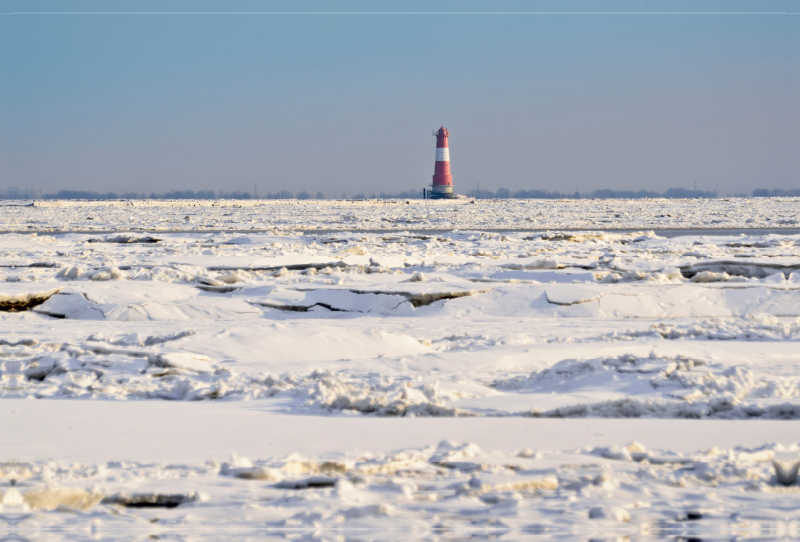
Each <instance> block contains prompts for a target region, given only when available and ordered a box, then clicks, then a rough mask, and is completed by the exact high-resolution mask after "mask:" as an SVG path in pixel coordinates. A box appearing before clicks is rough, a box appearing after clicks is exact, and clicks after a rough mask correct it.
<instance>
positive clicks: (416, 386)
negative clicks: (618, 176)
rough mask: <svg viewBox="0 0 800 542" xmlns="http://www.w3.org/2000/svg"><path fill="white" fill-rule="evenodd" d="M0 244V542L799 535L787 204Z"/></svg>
mask: <svg viewBox="0 0 800 542" xmlns="http://www.w3.org/2000/svg"><path fill="white" fill-rule="evenodd" d="M0 231H2V232H3V233H0V435H1V437H0V438H2V441H1V442H0V539H7V540H44V539H47V540H152V539H156V538H157V539H163V540H186V541H190V540H198V541H199V540H218V539H221V538H224V539H240V540H250V539H252V540H264V539H270V540H271V539H274V540H285V539H291V540H365V541H366V540H376V541H377V540H409V541H412V540H413V541H417V540H419V541H423V540H441V541H451V540H453V541H455V540H473V539H484V538H487V539H489V538H491V539H500V540H573V539H575V540H591V539H608V540H616V539H629V540H661V539H669V540H676V539H684V540H685V539H691V538H694V539H701V540H722V539H724V540H731V539H750V538H753V539H773V538H781V537H783V538H784V539H787V538H789V539H791V538H795V539H796V538H798V537H800V512H798V511H797V509H798V505H797V503H798V502H799V501H798V491H800V486H798V483H797V470H798V465H800V463H798V461H800V447H799V445H800V199H798V198H772V199H769V198H761V199H720V200H564V201H541V200H537V201H533V200H528V201H526V200H522V201H516V200H497V201H477V202H474V203H472V202H470V201H469V200H457V201H453V202H430V201H427V202H426V201H417V200H408V201H406V200H396V201H383V202H374V201H373V202H370V201H351V202H348V201H279V202H266V201H248V202H241V201H238V202H234V201H218V202H209V201H173V202H160V201H159V202H133V201H114V202H76V201H55V202H36V203H34V204H12V205H0ZM2 537H5V538H2ZM626 537H627V538H626Z"/></svg>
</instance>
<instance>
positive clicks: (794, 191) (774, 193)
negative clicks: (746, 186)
mask: <svg viewBox="0 0 800 542" xmlns="http://www.w3.org/2000/svg"><path fill="white" fill-rule="evenodd" d="M753 197H754V198H796V197H800V188H790V189H789V190H784V189H783V188H773V189H772V190H767V189H766V188H758V189H756V190H753Z"/></svg>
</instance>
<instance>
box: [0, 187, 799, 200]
mask: <svg viewBox="0 0 800 542" xmlns="http://www.w3.org/2000/svg"><path fill="white" fill-rule="evenodd" d="M32 190H34V189H30V190H29V189H25V191H23V190H21V189H20V190H17V189H15V190H13V191H12V190H10V189H7V190H0V199H49V200H53V199H84V200H115V199H156V200H159V199H161V200H167V199H179V200H180V199H205V200H210V199H256V198H254V196H253V195H252V194H250V193H249V192H222V191H220V192H215V191H213V190H198V191H197V192H195V191H194V190H173V191H171V192H164V193H163V194H156V193H155V192H153V193H151V194H145V193H138V192H122V193H116V192H105V193H101V192H90V191H84V190H59V191H58V192H57V193H55V194H44V195H39V194H36V193H33V192H30V191H32ZM29 192H30V193H29ZM466 195H467V196H469V197H472V198H477V199H510V198H514V199H592V198H598V199H643V198H717V197H719V196H718V195H717V192H716V191H704V190H688V189H686V188H670V189H668V190H667V191H665V192H663V193H659V192H653V191H650V190H638V191H633V190H611V189H608V188H604V189H602V190H594V191H592V192H585V193H579V192H573V193H571V194H567V193H561V192H558V191H553V192H550V191H549V190H517V191H516V192H511V191H510V190H508V189H507V188H500V189H499V190H497V191H496V192H492V191H491V190H479V189H476V190H471V191H469V192H467V193H466ZM422 197H423V191H422V190H414V189H410V190H405V191H402V192H399V193H396V194H387V193H385V192H381V193H380V194H379V195H375V194H374V193H371V194H367V193H363V192H362V193H360V194H355V195H353V196H352V197H351V199H422ZM735 197H747V195H746V194H736V195H735ZM752 197H754V198H774V197H800V188H789V189H784V188H774V189H766V188H758V189H756V190H753V192H752ZM257 199H300V200H308V199H326V198H325V194H323V193H322V192H317V193H316V194H314V195H312V194H310V193H309V192H307V191H305V190H303V191H301V192H299V193H298V194H296V195H295V194H294V193H293V192H290V191H288V190H280V191H278V192H275V193H272V192H268V193H267V194H266V195H265V196H258V198H257ZM342 199H347V195H346V194H342Z"/></svg>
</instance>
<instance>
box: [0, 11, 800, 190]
mask: <svg viewBox="0 0 800 542" xmlns="http://www.w3.org/2000/svg"><path fill="white" fill-rule="evenodd" d="M0 8H2V9H0V11H2V12H3V13H5V14H4V15H0V72H2V73H3V74H4V75H3V76H2V77H0V188H1V187H4V186H31V185H33V186H37V187H42V188H43V189H44V190H45V192H52V191H57V190H59V189H80V190H96V191H107V190H111V191H117V192H123V191H136V192H152V191H156V192H164V191H167V190H186V189H193V190H199V189H212V190H245V191H252V189H253V185H254V183H256V184H257V185H258V190H259V192H260V193H262V194H264V193H266V192H268V191H276V190H292V191H294V192H298V191H300V190H307V191H309V192H316V191H318V190H321V191H323V192H324V193H325V194H326V195H329V196H340V195H341V194H343V193H347V194H350V195H352V194H354V193H358V192H364V193H367V194H369V193H375V194H377V193H380V192H381V191H383V192H387V193H391V192H398V191H400V190H406V189H409V188H416V189H420V188H421V187H422V186H424V185H426V184H429V183H430V178H431V175H432V173H433V158H434V146H435V139H434V138H433V137H432V136H431V130H432V129H434V128H437V127H438V126H440V125H441V124H442V123H444V124H445V126H447V127H448V128H449V129H450V131H451V142H450V146H451V160H452V171H453V176H454V185H455V188H456V191H461V192H466V191H468V190H471V189H473V188H475V187H476V186H477V185H478V184H480V187H481V188H486V189H491V190H496V189H497V188H500V187H505V188H508V189H511V190H517V189H542V190H559V191H562V192H572V191H575V190H578V191H590V190H593V189H596V188H612V189H629V190H631V189H635V190H638V189H648V190H658V191H663V190H664V189H666V188H668V187H678V186H682V187H692V186H693V184H694V182H695V181H697V184H698V187H699V188H701V189H705V190H718V191H719V192H720V193H721V194H726V193H735V192H750V191H751V190H753V189H754V188H761V187H767V188H794V187H798V186H800V157H798V155H800V153H798V151H797V149H798V148H800V15H794V14H765V13H764V12H798V11H800V4H798V3H797V2H769V1H760V2H722V1H717V2H677V1H673V2H660V3H658V2H534V1H507V2H504V1H499V0H495V1H492V2H469V1H452V2H430V1H426V2H392V1H382V0H374V1H372V2H336V1H326V2H314V1H302V0H298V1H294V2H281V1H269V0H265V1H262V2H237V1H226V2H185V1H184V2H181V1H162V2H147V1H122V0H115V1H106V2H77V1H75V2H70V1H61V2H37V1H28V2H15V1H5V2H3V3H2V4H0ZM18 11H24V12H39V13H41V12H60V13H52V14H11V13H13V12H18ZM167 11H169V12H180V13H182V14H145V13H147V12H167ZM221 11H224V12H236V14H219V13H217V14H199V13H198V12H221ZM284 11H292V12H302V13H301V14H265V13H263V12H284ZM376 11H380V12H404V13H406V14H396V13H395V14H375V13H374V12H376ZM419 11H437V12H445V13H439V14H419V13H417V14H408V12H419ZM487 11H491V12H532V11H536V12H551V11H558V12H565V11H566V12H587V11H588V12H620V13H618V14H608V13H606V14H530V13H528V14H508V13H505V14H497V13H495V14H467V13H465V12H487ZM631 11H637V12H641V11H658V12H671V13H673V14H652V15H650V14H647V15H638V14H625V13H627V12H631ZM684 11H685V12H694V13H690V14H674V13H675V12H684ZM723 11H724V12H749V13H750V14H744V13H738V14H729V15H724V14H719V12H723ZM64 12H71V13H69V14H67V13H64ZM75 12H78V13H77V14H76V13H75ZM98 12H115V13H119V12H134V13H132V14H101V13H98ZM187 12H191V13H187ZM243 12H261V13H258V14H242V13H243ZM311 12H316V13H315V14H311ZM319 12H324V13H319ZM330 12H372V13H362V14H353V15H350V14H344V15H342V14H332V13H330ZM696 12H712V14H705V15H701V14H695V13H696ZM755 12H759V13H758V14H756V13H755Z"/></svg>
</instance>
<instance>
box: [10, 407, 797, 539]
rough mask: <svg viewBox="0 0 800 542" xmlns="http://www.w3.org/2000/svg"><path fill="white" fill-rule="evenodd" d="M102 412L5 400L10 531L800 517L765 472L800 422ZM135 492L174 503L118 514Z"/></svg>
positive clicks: (442, 531) (762, 526)
mask: <svg viewBox="0 0 800 542" xmlns="http://www.w3.org/2000/svg"><path fill="white" fill-rule="evenodd" d="M104 406H105V407H106V408H103V409H100V410H98V409H97V405H95V404H92V403H91V402H85V401H71V402H63V401H60V402H54V401H12V400H9V399H0V408H2V410H3V412H5V413H7V416H6V417H5V419H6V421H5V424H6V427H8V428H9V429H11V430H13V431H15V434H18V435H23V436H24V437H25V439H24V440H22V439H20V440H19V441H13V442H11V443H10V444H9V445H8V446H7V447H6V450H7V453H9V454H10V456H11V457H12V460H10V461H4V462H0V481H2V482H4V486H3V487H2V491H3V493H2V495H3V497H2V498H3V501H2V507H3V508H2V519H1V521H3V522H4V523H3V524H0V525H1V526H0V528H5V530H6V531H7V532H8V533H10V534H12V535H14V534H16V533H21V532H22V531H23V530H24V532H25V533H26V536H31V535H32V534H33V533H39V532H41V533H45V532H46V533H47V538H48V539H54V540H62V539H63V540H67V539H70V540H76V539H77V540H82V539H86V540H90V539H91V540H98V539H99V540H116V539H118V537H119V536H120V534H119V533H120V531H124V532H125V533H126V535H130V533H131V532H136V533H137V534H139V535H141V536H149V535H155V536H159V537H161V538H164V537H166V538H171V537H185V536H187V535H191V539H194V540H212V539H215V537H216V538H217V539H218V537H219V536H220V535H223V536H225V537H226V538H227V539H240V538H241V539H246V537H248V536H256V535H257V536H259V538H263V537H269V536H273V537H275V539H280V538H281V537H284V536H286V535H294V536H306V537H313V536H315V535H316V536H318V537H319V536H322V537H323V538H324V537H331V536H342V537H344V538H345V539H350V538H352V537H355V538H358V539H366V540H398V539H401V540H451V539H452V540H458V539H461V538H463V536H465V535H469V536H478V537H481V536H503V537H508V538H509V539H514V540H518V539H530V540H539V539H542V537H550V536H559V537H561V538H567V539H571V537H575V536H578V535H580V536H583V537H585V536H595V537H596V536H601V537H602V536H604V535H605V536H607V535H608V534H609V533H613V535H614V536H620V533H622V535H631V536H641V533H642V532H644V533H650V535H651V536H652V537H653V538H655V539H657V538H661V537H667V538H669V537H674V536H677V535H685V536H688V535H692V536H706V537H708V536H717V537H728V538H730V537H731V536H742V535H745V534H746V535H749V536H756V535H760V536H765V537H768V536H769V534H770V533H774V530H775V529H776V528H780V525H782V524H784V525H785V524H786V523H791V522H794V521H797V517H796V514H794V513H793V510H794V509H795V508H796V507H795V506H794V504H793V503H794V500H796V491H794V489H795V488H794V487H791V486H790V487H784V486H781V485H780V484H778V483H777V481H776V477H775V474H774V471H773V468H772V465H771V462H772V461H774V460H779V461H784V462H790V463H791V461H793V460H796V459H797V458H798V451H800V450H798V447H797V445H796V444H789V443H796V442H798V440H800V426H799V425H798V423H800V422H792V421H789V422H786V421H781V422H776V421H765V422H758V423H753V422H741V421H739V422H732V421H716V420H705V421H697V420H690V421H677V420H531V419H520V418H511V419H454V420H443V419H441V418H439V419H413V420H412V419H397V418H391V419H381V420H370V419H367V418H333V419H325V418H320V417H303V416H293V417H287V416H276V415H274V414H271V413H269V412H268V411H264V410H263V409H261V404H260V402H258V401H256V402H250V403H245V402H228V403H199V404H198V403H181V402H177V403H176V402H170V403H156V402H152V401H150V402H117V403H106V404H105V405H104ZM87 418H91V420H92V423H91V424H88V423H76V421H78V420H83V419H87ZM198 418H200V419H202V423H197V420H198ZM776 434H781V435H782V442H783V444H782V443H779V442H776V441H775V440H774V437H775V435H776ZM276 435H280V438H275V437H276ZM676 435H681V438H676ZM53 440H55V441H58V442H60V443H62V445H61V446H59V447H58V449H54V448H53V447H52V446H51V445H50V443H51V442H52V441H53ZM87 442H91V443H93V445H91V446H87V445H86V443H87ZM145 443H146V445H143V444H145ZM186 443H192V445H191V446H187V445H186ZM234 448H235V450H236V452H237V454H235V455H231V451H232V450H233V449H234ZM12 479H13V480H14V485H13V486H11V485H10V483H9V481H10V480H12ZM136 495H139V496H142V495H144V496H147V495H150V496H153V497H154V498H155V497H156V496H159V495H162V496H169V497H170V498H172V499H174V500H178V502H181V504H180V505H179V506H177V507H176V508H145V509H136V508H126V507H125V506H123V505H120V504H115V503H119V502H124V501H125V500H126V499H129V500H130V499H131V496H136ZM140 498H141V497H140ZM156 518H157V520H156ZM87 522H88V523H91V529H90V530H87V529H86V525H87ZM398 532H399V533H400V536H399V537H398ZM43 536H44V534H43ZM545 539H546V538H545Z"/></svg>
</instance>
